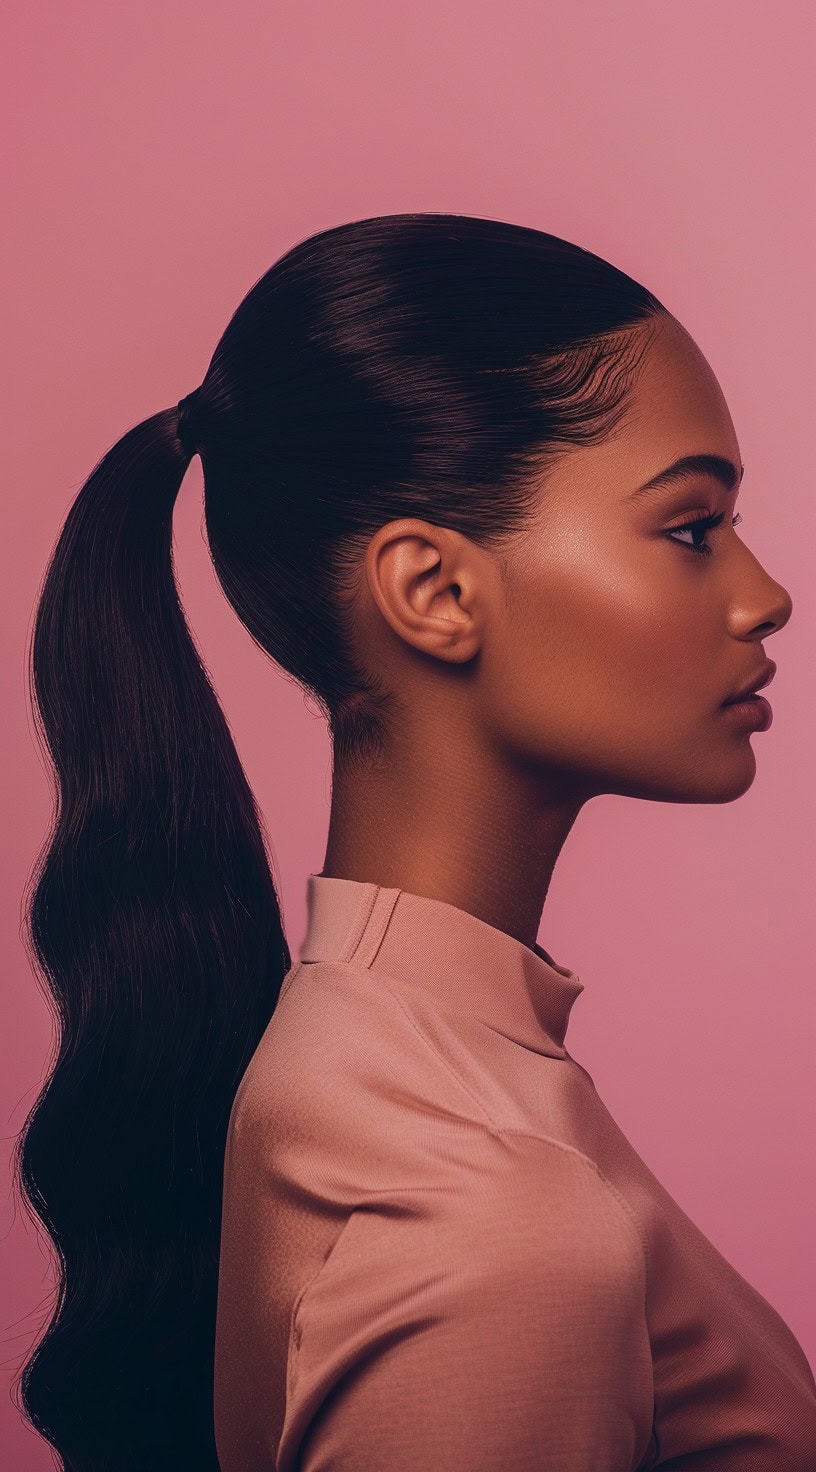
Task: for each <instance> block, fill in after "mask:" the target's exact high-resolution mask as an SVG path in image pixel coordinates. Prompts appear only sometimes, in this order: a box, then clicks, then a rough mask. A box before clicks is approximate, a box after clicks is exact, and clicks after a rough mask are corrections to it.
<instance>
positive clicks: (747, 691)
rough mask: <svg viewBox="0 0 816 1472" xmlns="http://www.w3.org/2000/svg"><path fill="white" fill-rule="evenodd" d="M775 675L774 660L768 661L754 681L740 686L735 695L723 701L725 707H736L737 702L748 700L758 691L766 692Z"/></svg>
mask: <svg viewBox="0 0 816 1472" xmlns="http://www.w3.org/2000/svg"><path fill="white" fill-rule="evenodd" d="M775 674H776V665H775V664H774V662H773V660H772V659H767V660H766V661H765V663H764V664H763V666H762V668H761V669H760V670H758V671H757V673H756V674H755V675H754V677H753V679H751V680H749V681H748V682H747V683H746V684H745V685H742V686H740V688H739V690H737V691H736V692H735V694H733V695H729V696H728V697H727V699H725V700H724V701H723V705H736V704H737V701H739V700H747V699H748V698H749V697H750V696H751V695H755V694H756V692H757V690H764V689H765V686H766V685H770V683H771V680H772V679H773V677H774V675H775Z"/></svg>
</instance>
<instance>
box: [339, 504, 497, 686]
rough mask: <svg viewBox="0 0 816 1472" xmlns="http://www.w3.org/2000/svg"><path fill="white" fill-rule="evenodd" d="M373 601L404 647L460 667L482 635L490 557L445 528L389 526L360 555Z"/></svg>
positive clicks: (407, 523)
mask: <svg viewBox="0 0 816 1472" xmlns="http://www.w3.org/2000/svg"><path fill="white" fill-rule="evenodd" d="M365 576H366V580H367V583H368V588H369V591H370V593H371V597H372V599H373V600H374V603H375V604H376V606H377V608H378V609H379V611H380V613H381V614H382V617H383V618H384V619H385V621H386V623H387V624H388V625H389V626H390V628H391V629H393V631H394V633H395V634H397V635H398V636H399V638H400V639H402V640H403V641H404V642H405V643H406V644H410V645H412V646H413V648H414V649H419V650H421V651H422V653H424V654H430V655H432V656H433V657H434V658H435V659H444V660H447V661H448V662H450V663H455V664H463V663H465V662H466V661H467V660H469V659H472V658H473V656H474V655H475V654H476V653H477V652H478V650H479V647H480V645H481V642H482V638H483V634H484V619H485V613H486V598H485V594H486V591H487V589H486V579H487V578H488V577H489V576H490V565H489V558H488V556H487V554H486V553H485V552H484V551H483V550H482V549H481V548H480V547H477V546H476V544H475V543H474V542H471V541H469V540H468V538H467V537H463V536H461V534H460V533H459V532H455V531H452V530H450V528H448V527H439V526H434V525H433V523H432V522H428V521H420V520H417V519H416V518H410V519H409V518H404V519H403V520H401V521H390V522H388V524H387V525H386V526H382V527H379V528H378V529H377V531H376V532H375V533H374V535H373V536H372V538H371V540H370V542H369V544H368V547H367V548H366V554H365Z"/></svg>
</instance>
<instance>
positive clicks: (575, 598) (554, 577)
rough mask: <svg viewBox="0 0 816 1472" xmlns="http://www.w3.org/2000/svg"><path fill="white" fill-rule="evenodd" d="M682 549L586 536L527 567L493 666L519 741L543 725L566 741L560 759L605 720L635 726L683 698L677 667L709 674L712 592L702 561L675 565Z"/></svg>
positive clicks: (503, 722) (494, 700)
mask: <svg viewBox="0 0 816 1472" xmlns="http://www.w3.org/2000/svg"><path fill="white" fill-rule="evenodd" d="M672 550H673V549H671V548H665V547H662V546H659V545H656V544H654V543H650V542H643V541H640V540H638V539H634V538H628V539H626V540H625V541H621V539H620V538H617V539H616V538H615V536H614V534H613V533H610V534H609V536H608V537H606V538H604V539H598V538H593V537H592V536H591V535H590V534H589V533H586V532H585V533H584V535H583V537H581V538H579V537H575V538H574V540H572V541H571V542H568V543H567V542H565V543H563V544H562V545H561V546H560V547H559V548H558V555H557V556H553V555H550V556H548V557H547V559H546V561H545V560H544V559H541V561H540V562H539V564H538V565H535V562H534V560H533V559H531V560H530V563H529V565H528V566H527V567H526V568H525V569H524V571H523V572H522V571H519V573H518V576H517V578H516V580H515V582H514V583H513V584H512V586H511V587H510V590H509V596H508V607H507V612H506V618H505V621H504V623H503V626H502V627H501V629H500V630H498V631H497V637H496V639H495V640H494V641H493V644H492V646H491V648H490V651H489V653H490V659H489V661H488V662H487V664H486V667H485V674H486V677H487V678H486V680H485V693H486V695H487V698H488V700H489V701H490V706H491V713H492V715H493V717H494V719H495V720H496V722H497V724H498V725H500V726H501V728H503V729H504V731H505V733H506V734H507V735H508V736H509V737H511V738H512V739H516V740H522V739H524V737H525V733H526V739H527V740H528V741H529V739H530V737H531V736H532V735H533V733H536V732H537V733H539V736H540V739H541V740H542V741H544V742H546V744H547V745H548V747H550V748H552V746H553V743H555V745H556V746H557V747H558V748H560V749H558V750H554V751H553V755H554V756H556V757H557V756H561V755H567V754H568V753H569V752H572V753H573V754H574V753H575V748H576V743H579V742H582V741H585V740H586V739H587V737H588V733H592V732H593V731H595V732H597V730H598V729H599V725H602V724H604V725H605V726H606V729H607V731H608V730H609V727H610V725H614V724H615V722H616V720H619V722H620V724H621V726H622V727H625V728H627V729H629V730H631V723H632V718H633V715H636V716H637V717H638V719H639V720H640V721H642V722H644V723H645V725H648V724H649V713H651V714H652V716H654V717H657V716H658V715H659V713H660V711H661V710H662V709H663V708H664V707H665V708H666V709H667V710H668V709H669V708H670V707H671V706H673V705H674V704H675V696H674V695H673V693H672V692H673V689H674V687H675V681H676V679H677V678H678V672H680V671H682V669H683V668H684V665H685V668H686V670H687V671H688V673H689V674H691V673H692V672H693V670H694V669H695V668H697V670H699V661H700V652H699V647H697V645H698V640H696V639H695V637H694V632H695V631H694V629H693V627H692V625H693V624H694V622H695V620H696V619H697V618H698V616H699V613H700V610H701V606H702V605H701V602H700V600H701V597H702V594H701V592H700V591H699V589H698V587H697V583H696V580H695V578H694V577H693V576H690V574H691V573H692V572H693V571H694V569H692V568H683V567H682V566H681V567H680V569H679V570H678V569H675V568H673V567H672V564H671V562H670V560H669V557H670V553H671V551H672ZM677 555H678V557H682V556H684V553H683V552H682V550H681V551H680V552H678V554H677ZM689 555H691V554H689ZM695 595H696V599H697V601H696V602H695ZM698 632H699V630H698Z"/></svg>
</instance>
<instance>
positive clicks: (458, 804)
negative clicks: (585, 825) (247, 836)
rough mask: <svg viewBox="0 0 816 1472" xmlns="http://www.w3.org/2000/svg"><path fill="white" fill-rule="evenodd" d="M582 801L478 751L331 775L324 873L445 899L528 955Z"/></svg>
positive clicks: (389, 761)
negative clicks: (525, 948) (519, 945)
mask: <svg viewBox="0 0 816 1472" xmlns="http://www.w3.org/2000/svg"><path fill="white" fill-rule="evenodd" d="M585 800H586V794H584V795H583V796H579V795H578V794H577V793H576V792H574V791H570V792H569V793H567V792H566V791H565V784H564V783H563V781H562V782H560V783H559V782H558V781H557V780H553V778H552V777H550V779H549V781H545V780H543V779H542V776H541V774H540V773H533V774H532V775H531V774H530V772H529V771H528V772H525V771H523V770H520V769H519V768H518V767H515V768H512V769H511V768H509V767H508V766H507V765H504V766H501V765H500V764H499V763H498V762H497V761H496V760H495V758H491V757H490V756H488V755H487V754H485V753H483V754H482V755H481V756H477V755H475V754H474V752H473V750H472V749H470V750H468V752H467V756H466V757H462V756H459V755H458V754H457V753H456V752H455V751H453V750H452V749H451V748H450V747H447V748H445V747H443V748H442V750H440V751H439V752H438V754H437V756H436V758H435V759H434V760H433V761H432V762H431V761H429V760H428V756H427V748H426V749H425V750H424V751H423V752H422V753H421V755H420V754H419V753H417V754H416V755H415V757H414V758H413V759H412V757H411V754H410V753H409V754H406V753H405V752H403V753H401V754H400V757H399V760H395V759H393V758H391V757H389V758H386V759H385V760H383V761H380V762H379V763H378V764H376V766H375V765H372V766H368V767H364V768H357V769H355V770H353V771H351V770H346V771H344V770H342V769H341V768H337V767H335V771H334V780H333V789H332V804H331V817H330V822H329V834H328V842H327V846H326V857H325V860H324V863H323V869H322V871H321V872H322V874H323V875H324V876H326V877H327V878H335V879H356V880H358V881H361V882H363V883H371V884H381V885H383V886H385V887H387V888H393V889H403V890H407V891H408V892H409V893H411V894H417V895H425V896H427V897H428V898H429V899H436V900H444V901H445V902H446V903H447V904H451V905H456V906H457V907H458V908H459V909H461V910H466V911H467V912H468V913H469V914H471V915H475V916H476V917H477V918H478V919H480V920H484V921H486V923H487V924H488V925H492V926H494V927H495V928H496V929H497V930H503V931H505V932H506V934H508V935H511V936H513V937H514V938H515V939H516V940H519V941H521V942H522V944H523V945H526V946H530V947H532V946H533V945H534V944H535V942H536V937H537V935H538V930H539V927H540V924H541V916H542V911H543V908H544V903H545V900H546V897H547V893H548V890H549V886H550V880H551V878H552V873H553V869H554V867H555V862H556V859H557V858H558V855H559V853H560V852H561V849H562V847H563V845H564V842H565V840H566V838H567V835H568V833H569V832H570V829H571V828H572V825H573V823H574V822H575V819H576V817H577V815H578V813H579V811H580V809H581V807H582V806H583V802H584V801H585Z"/></svg>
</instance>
